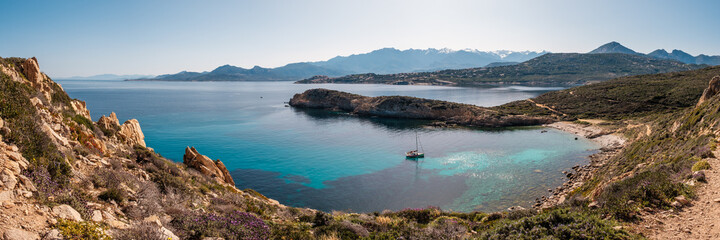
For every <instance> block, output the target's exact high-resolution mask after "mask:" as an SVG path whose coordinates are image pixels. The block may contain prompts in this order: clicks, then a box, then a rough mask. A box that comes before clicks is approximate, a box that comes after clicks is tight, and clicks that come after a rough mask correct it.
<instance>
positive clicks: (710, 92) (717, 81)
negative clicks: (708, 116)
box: [697, 76, 720, 106]
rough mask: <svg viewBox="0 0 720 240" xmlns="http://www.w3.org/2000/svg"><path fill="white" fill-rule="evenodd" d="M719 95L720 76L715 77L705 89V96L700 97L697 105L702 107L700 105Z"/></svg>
mask: <svg viewBox="0 0 720 240" xmlns="http://www.w3.org/2000/svg"><path fill="white" fill-rule="evenodd" d="M718 93H720V76H715V77H713V78H712V79H711V80H710V84H709V85H708V87H707V88H706V89H705V91H703V94H702V96H701V97H700V101H698V103H697V105H698V106H700V104H702V103H703V102H705V101H707V100H709V99H710V98H712V97H713V96H715V95H717V94H718Z"/></svg>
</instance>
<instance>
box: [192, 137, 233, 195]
mask: <svg viewBox="0 0 720 240" xmlns="http://www.w3.org/2000/svg"><path fill="white" fill-rule="evenodd" d="M183 163H185V165H188V166H189V167H191V168H194V169H195V170H198V171H200V173H202V174H204V175H206V176H209V177H211V178H214V179H215V180H216V181H218V182H219V183H227V184H230V185H233V186H235V181H233V179H232V177H231V176H230V172H229V171H228V170H227V168H226V167H225V164H223V163H222V162H221V161H220V160H219V159H218V160H215V161H213V160H212V159H210V158H209V157H207V156H205V155H202V154H200V153H198V151H197V150H196V149H195V147H187V148H185V155H184V156H183Z"/></svg>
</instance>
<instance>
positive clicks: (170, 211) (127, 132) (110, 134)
mask: <svg viewBox="0 0 720 240" xmlns="http://www.w3.org/2000/svg"><path fill="white" fill-rule="evenodd" d="M0 109H2V111H0V209H2V210H0V239H38V238H39V237H40V236H44V239H60V238H57V236H62V237H63V238H64V239H85V238H86V237H87V236H88V235H83V234H92V235H97V236H100V238H105V237H106V236H108V237H109V236H112V237H113V238H119V239H129V238H132V237H137V236H138V234H140V233H142V234H147V233H149V234H153V235H148V236H163V237H161V238H163V239H192V236H193V235H194V234H196V233H193V232H190V228H189V227H187V223H190V222H187V221H189V220H190V219H192V218H191V217H200V218H205V217H212V220H213V221H217V224H218V226H227V224H238V222H237V221H236V220H238V218H232V219H231V218H227V216H231V214H235V215H232V216H240V217H241V218H242V219H245V220H249V221H252V222H251V223H252V224H250V222H249V223H248V224H246V225H243V231H245V230H247V229H254V230H253V231H254V232H252V234H253V235H252V236H253V237H254V239H271V237H270V232H269V227H268V223H270V221H275V219H278V221H277V222H285V221H293V219H294V218H297V217H298V216H301V215H302V216H313V215H314V214H315V211H314V210H310V209H293V212H294V214H287V213H289V212H290V209H289V207H287V206H284V205H282V204H278V203H277V201H274V200H272V199H268V198H266V197H264V196H262V195H261V194H259V193H256V192H253V191H247V192H246V191H240V190H238V189H237V188H235V187H234V185H233V184H234V183H233V180H232V178H231V177H230V174H229V172H228V170H227V168H226V167H225V165H224V164H223V163H222V162H220V161H216V162H215V161H212V160H209V158H207V157H205V156H202V155H200V154H198V153H197V151H194V152H193V151H190V152H193V154H194V155H195V157H194V158H195V159H196V160H195V161H191V162H193V163H195V164H198V163H202V164H200V165H196V167H199V168H200V169H201V171H203V170H205V172H208V171H207V170H208V169H210V170H211V171H212V174H214V175H211V176H214V177H213V178H205V177H200V174H201V173H198V172H196V171H188V170H189V169H188V168H187V167H185V166H184V165H183V164H182V163H175V162H173V161H170V160H168V159H166V158H163V157H162V156H160V155H159V154H157V153H155V152H154V151H153V150H152V149H151V148H148V147H146V144H145V141H144V134H143V132H142V130H141V128H140V124H139V122H138V121H137V120H135V119H131V120H128V121H126V122H125V123H124V124H122V125H121V124H119V121H118V118H117V115H116V114H115V113H111V114H110V116H103V117H101V118H100V119H99V120H98V121H97V122H92V120H90V114H89V111H88V110H87V108H86V106H85V103H84V102H82V101H79V100H73V99H71V98H70V97H69V96H68V95H67V93H65V92H64V90H63V89H62V88H61V87H60V85H58V84H57V83H55V82H54V81H52V79H50V78H49V77H47V76H46V75H45V74H43V73H42V72H40V70H39V68H38V66H37V60H36V59H34V58H32V59H24V58H0ZM7 110H9V111H7ZM98 130H100V131H98ZM180 150H182V149H180ZM193 150H194V149H193ZM204 160H209V163H210V164H207V163H208V162H207V161H204ZM209 167H212V168H209ZM216 180H217V181H221V183H229V184H225V185H224V186H223V187H222V188H217V187H216V185H217V184H216V182H217V181H216ZM198 209H202V210H198ZM253 209H255V210H257V209H265V210H269V209H273V210H272V212H271V211H265V212H264V213H263V215H264V216H260V215H259V214H256V213H253V212H251V211H252V210H253ZM153 216H154V217H153ZM217 216H220V218H217ZM266 216H267V217H266ZM153 218H154V219H155V221H153V225H152V226H148V224H147V223H146V222H147V221H146V220H145V219H153ZM62 219H65V220H62ZM175 220H177V221H175ZM80 221H83V223H82V226H83V227H82V228H83V229H86V230H87V231H89V232H82V233H78V232H77V231H71V230H68V229H78V228H79V227H80V225H79V224H81V223H79V222H80ZM233 221H234V222H233ZM266 221H268V222H266ZM61 226H65V227H61ZM85 226H87V227H85ZM100 228H102V229H100ZM95 230H97V231H95ZM171 230H172V231H171ZM225 230H226V229H223V231H225ZM83 231H85V230H83ZM93 231H95V232H94V233H91V232H93ZM203 231H205V232H204V233H202V234H203V235H208V232H209V231H206V230H203ZM210 231H213V232H214V233H218V232H220V231H219V230H216V229H211V230H210ZM249 234H250V233H247V232H242V233H240V232H237V231H230V232H227V233H223V235H220V236H218V237H223V238H225V239H230V238H233V237H243V236H245V237H247V236H249ZM122 236H126V237H122ZM127 236H130V237H127Z"/></svg>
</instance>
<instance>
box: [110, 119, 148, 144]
mask: <svg viewBox="0 0 720 240" xmlns="http://www.w3.org/2000/svg"><path fill="white" fill-rule="evenodd" d="M115 119H116V120H117V117H115ZM118 134H120V136H121V137H123V138H124V139H125V141H126V142H127V143H129V144H133V145H135V144H137V145H140V146H143V147H145V135H144V134H143V132H142V130H141V129H140V122H138V120H137V119H130V120H127V121H125V123H123V125H122V126H120V132H118Z"/></svg>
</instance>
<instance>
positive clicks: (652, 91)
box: [503, 66, 720, 120]
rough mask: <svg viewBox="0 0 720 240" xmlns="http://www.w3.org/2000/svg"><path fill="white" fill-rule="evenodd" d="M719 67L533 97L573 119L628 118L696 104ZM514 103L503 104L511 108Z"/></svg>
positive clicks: (594, 85) (596, 85)
mask: <svg viewBox="0 0 720 240" xmlns="http://www.w3.org/2000/svg"><path fill="white" fill-rule="evenodd" d="M716 75H720V66H715V67H708V68H703V69H699V70H693V71H684V72H672V73H663V74H652V75H639V76H631V77H622V78H618V79H613V80H610V81H606V82H601V83H595V84H590V85H585V86H580V87H574V88H569V89H565V90H560V91H553V92H548V93H545V94H543V95H540V96H538V97H536V98H533V100H534V101H535V102H537V103H540V104H544V105H546V106H548V107H551V108H553V109H554V110H557V111H559V112H561V113H564V114H567V115H569V116H571V117H574V118H601V119H611V120H618V119H628V118H634V117H641V116H646V115H649V114H656V113H669V112H675V111H680V110H683V109H685V108H688V107H691V106H695V104H696V103H697V102H698V100H699V99H700V95H702V93H703V90H704V89H705V88H707V86H708V81H710V79H711V78H712V77H713V76H716ZM513 105H517V103H511V104H506V105H503V106H507V107H511V106H513Z"/></svg>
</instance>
